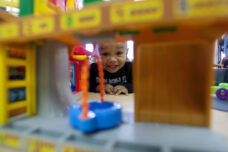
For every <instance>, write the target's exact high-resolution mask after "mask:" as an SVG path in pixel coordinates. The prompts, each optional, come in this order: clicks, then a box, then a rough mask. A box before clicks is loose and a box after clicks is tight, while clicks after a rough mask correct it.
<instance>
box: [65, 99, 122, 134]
mask: <svg viewBox="0 0 228 152" xmlns="http://www.w3.org/2000/svg"><path fill="white" fill-rule="evenodd" d="M88 104H89V112H88V119H86V120H84V119H81V113H82V109H81V104H74V105H72V106H71V107H70V108H69V111H68V114H69V119H70V124H71V126H72V127H74V128H77V129H79V130H81V131H82V132H85V133H89V132H94V131H97V130H102V129H108V128H112V127H115V126H117V125H119V124H120V123H121V117H122V116H121V115H122V112H121V111H122V108H121V105H120V104H119V103H117V102H108V101H104V102H103V103H101V102H100V101H92V102H89V103H88Z"/></svg>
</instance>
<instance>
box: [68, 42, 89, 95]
mask: <svg viewBox="0 0 228 152" xmlns="http://www.w3.org/2000/svg"><path fill="white" fill-rule="evenodd" d="M91 55H92V53H91V52H89V51H87V50H86V49H84V48H83V47H81V46H77V47H75V48H74V50H73V54H72V55H71V56H70V59H69V62H70V65H69V68H70V69H69V70H70V72H69V73H70V86H71V90H72V92H73V93H74V94H75V93H77V92H79V91H81V87H80V80H81V75H80V73H81V68H82V64H83V62H84V61H85V60H87V59H88V56H91Z"/></svg>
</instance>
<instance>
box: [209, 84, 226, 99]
mask: <svg viewBox="0 0 228 152" xmlns="http://www.w3.org/2000/svg"><path fill="white" fill-rule="evenodd" d="M212 94H215V95H216V96H217V98H219V99H220V100H226V99H228V83H220V84H219V85H218V86H213V87H212Z"/></svg>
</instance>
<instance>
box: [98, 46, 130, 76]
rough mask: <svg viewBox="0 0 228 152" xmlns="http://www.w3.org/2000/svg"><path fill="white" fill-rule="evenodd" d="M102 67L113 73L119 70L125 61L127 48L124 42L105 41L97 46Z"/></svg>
mask: <svg viewBox="0 0 228 152" xmlns="http://www.w3.org/2000/svg"><path fill="white" fill-rule="evenodd" d="M99 51H100V55H101V59H102V62H103V68H104V69H105V70H106V71H108V72H110V73H115V72H117V71H119V70H120V69H121V68H122V67H123V66H124V64H125V62H126V57H127V49H126V47H125V44H124V43H114V42H106V43H101V44H100V46H99Z"/></svg>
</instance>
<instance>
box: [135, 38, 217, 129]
mask: <svg viewBox="0 0 228 152" xmlns="http://www.w3.org/2000/svg"><path fill="white" fill-rule="evenodd" d="M212 44H213V43H209V42H208V41H207V42H203V41H195V42H190V41H187V42H181V41H180V42H163V43H155V44H141V45H139V47H138V48H137V51H135V63H134V66H135V67H134V84H135V88H134V89H135V97H136V99H135V120H136V121H154V122H165V123H173V124H187V125H200V126H208V125H209V116H210V114H209V108H210V101H209V85H210V78H211V76H210V75H211V65H212V55H213V51H212V50H211V48H212Z"/></svg>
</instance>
